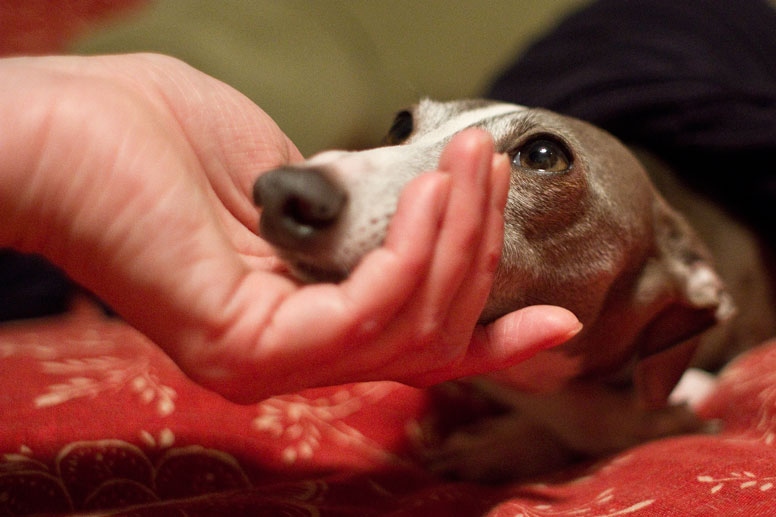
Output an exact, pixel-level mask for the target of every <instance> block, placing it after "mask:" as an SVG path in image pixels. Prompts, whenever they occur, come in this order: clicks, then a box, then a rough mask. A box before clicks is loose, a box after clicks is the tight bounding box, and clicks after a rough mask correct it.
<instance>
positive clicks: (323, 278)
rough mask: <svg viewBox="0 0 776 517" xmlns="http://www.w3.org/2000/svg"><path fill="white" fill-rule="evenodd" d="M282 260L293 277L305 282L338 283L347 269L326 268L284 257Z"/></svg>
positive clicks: (346, 274) (343, 277)
mask: <svg viewBox="0 0 776 517" xmlns="http://www.w3.org/2000/svg"><path fill="white" fill-rule="evenodd" d="M284 260H285V261H286V264H287V265H288V268H289V271H290V272H291V274H292V275H293V276H294V278H296V279H297V280H299V281H301V282H304V283H306V284H314V283H334V284H338V283H340V282H342V281H343V280H345V278H347V276H348V272H347V271H340V270H335V269H327V268H323V267H320V266H317V265H315V264H311V263H309V262H305V261H302V260H298V259H289V258H285V259H284Z"/></svg>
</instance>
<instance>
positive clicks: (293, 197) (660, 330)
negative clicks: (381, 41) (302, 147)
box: [254, 100, 729, 388]
mask: <svg viewBox="0 0 776 517" xmlns="http://www.w3.org/2000/svg"><path fill="white" fill-rule="evenodd" d="M469 127H479V128H482V129H484V130H485V131H487V132H488V133H490V134H491V135H492V137H493V139H494V141H495V146H496V150H497V151H498V152H502V153H506V154H508V155H509V156H510V158H511V160H512V179H511V186H510V193H509V200H508V202H507V207H506V210H505V231H504V248H503V254H502V258H501V263H500V266H499V269H498V271H497V274H496V277H495V281H494V285H493V288H492V291H491V294H490V298H489V300H488V302H487V304H486V306H485V308H484V311H483V313H482V317H481V320H482V321H483V322H487V321H491V320H493V319H495V318H497V317H498V316H500V315H503V314H505V313H507V312H510V311H513V310H516V309H518V308H520V307H524V306H526V305H532V304H552V305H560V306H563V307H566V308H568V309H569V310H571V311H573V312H574V313H575V314H576V315H577V317H578V318H579V319H580V321H582V322H583V323H584V324H585V330H584V331H583V332H582V333H581V334H580V335H579V336H577V337H576V338H575V339H574V340H572V341H571V342H569V343H568V344H566V345H564V346H563V347H561V348H560V349H559V350H555V351H553V352H549V353H545V354H544V356H545V357H546V358H550V361H549V362H548V364H547V367H546V368H545V367H543V366H542V359H541V356H542V354H540V356H539V357H538V358H536V359H533V360H530V361H528V362H526V363H524V364H523V365H522V366H520V367H518V368H517V369H516V370H515V372H514V373H515V375H516V376H517V377H518V378H520V379H522V380H521V381H520V382H521V383H522V384H523V385H524V386H525V387H534V388H545V387H550V386H551V385H553V384H556V381H558V382H560V381H563V380H565V379H566V378H568V377H570V376H575V375H585V374H599V373H603V372H607V371H608V372H611V371H612V369H617V368H619V367H620V366H622V365H623V364H625V363H627V362H628V361H629V360H631V359H632V358H633V357H648V356H649V357H651V356H654V355H655V354H658V353H659V352H662V351H664V350H668V349H671V348H672V347H673V345H675V344H677V343H679V342H683V341H685V340H686V339H687V338H689V337H691V336H692V335H694V334H696V333H698V332H699V331H701V330H703V329H704V328H706V327H708V326H710V325H711V324H713V323H714V322H715V321H716V319H717V318H718V317H720V316H722V315H723V313H725V312H726V311H727V310H728V309H729V300H728V299H727V297H726V294H725V292H724V289H723V287H722V284H721V282H720V280H719V278H718V277H717V275H716V273H715V272H714V270H713V268H712V266H711V262H710V259H709V257H708V255H707V252H706V250H705V249H704V247H703V246H702V245H701V243H700V242H698V240H697V238H696V237H695V235H694V233H693V232H692V231H691V230H690V228H689V227H688V226H687V224H686V223H685V221H684V220H683V219H682V218H681V217H680V216H678V215H677V214H676V213H675V212H674V211H673V210H672V209H671V208H670V207H668V206H667V204H666V203H665V201H664V200H663V199H662V198H661V197H660V195H659V194H657V192H656V191H655V189H654V188H653V186H652V184H651V183H650V181H649V179H648V177H647V175H646V173H645V171H644V169H643V168H642V166H641V165H640V163H639V162H638V161H637V160H636V158H635V157H634V156H633V155H632V154H631V153H630V152H629V151H628V149H627V148H626V147H625V146H623V145H622V144H621V143H620V142H619V141H617V140H616V139H615V138H614V137H612V136H611V135H609V134H608V133H606V132H604V131H602V130H600V129H598V128H595V127H593V126H591V125H589V124H586V123H584V122H582V121H579V120H576V119H572V118H569V117H565V116H561V115H558V114H556V113H552V112H549V111H546V110H541V109H529V108H525V107H522V106H517V105H512V104H504V103H494V102H489V101H483V100H465V101H455V102H444V103H439V102H433V101H429V100H424V101H422V102H420V103H419V104H417V105H415V106H413V107H412V108H410V109H407V110H404V111H401V112H399V114H398V115H397V116H396V119H395V121H394V123H393V125H392V127H391V128H390V131H389V133H388V135H387V137H386V142H385V143H386V144H387V145H385V146H383V147H379V148H375V149H370V150H366V151H360V152H344V151H328V152H324V153H321V154H318V155H316V156H313V157H312V158H311V159H309V160H308V161H307V162H305V163H303V164H300V165H296V166H292V167H287V168H283V169H279V170H276V171H271V172H268V173H266V174H264V175H262V176H261V177H260V178H259V179H258V180H257V182H256V186H255V190H254V193H255V198H256V201H257V203H258V204H259V205H260V206H261V207H262V209H263V211H262V215H261V223H260V231H261V235H262V236H263V237H264V238H265V239H267V240H268V241H270V242H271V243H273V244H274V245H275V246H276V247H277V249H278V252H279V254H280V255H281V257H283V258H284V260H285V261H286V262H287V263H288V264H289V266H290V268H291V270H292V271H293V272H294V273H295V274H296V275H297V276H299V277H300V278H303V279H305V280H308V281H332V280H334V281H336V280H338V279H342V278H344V277H345V276H347V274H348V272H349V271H350V270H351V269H352V268H353V267H355V266H356V264H357V263H358V261H359V260H360V259H361V257H362V256H363V255H364V254H366V253H367V252H368V251H370V250H371V249H373V248H375V247H377V246H379V245H380V243H381V242H382V240H383V238H384V236H385V233H386V229H387V226H388V223H389V221H390V218H391V216H392V215H393V212H394V210H395V208H396V204H397V200H398V197H399V193H400V191H401V189H402V187H403V186H404V185H405V184H406V183H407V182H408V181H409V180H410V179H412V178H413V177H415V176H417V175H418V174H420V173H422V172H425V171H429V170H433V169H434V168H435V167H436V165H437V162H438V160H439V156H440V154H441V153H442V150H443V148H444V146H445V145H446V144H447V143H448V142H449V141H450V139H451V138H452V137H453V135H455V134H456V133H457V132H459V131H461V130H463V129H465V128H469ZM559 353H562V354H563V357H564V361H559V356H558V354H559ZM545 362H547V361H546V360H545ZM561 362H564V363H567V364H568V363H571V364H572V365H573V366H572V367H571V368H569V369H564V368H560V366H559V365H560V364H561ZM674 362H675V361H674ZM659 367H662V365H659ZM683 368H684V365H682V369H683ZM559 371H560V373H559ZM520 372H523V373H520Z"/></svg>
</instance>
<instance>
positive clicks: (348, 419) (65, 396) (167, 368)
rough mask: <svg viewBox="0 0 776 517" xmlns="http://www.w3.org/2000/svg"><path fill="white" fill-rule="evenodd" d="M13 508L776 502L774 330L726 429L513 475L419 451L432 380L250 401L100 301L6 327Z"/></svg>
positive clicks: (410, 510) (442, 508)
mask: <svg viewBox="0 0 776 517" xmlns="http://www.w3.org/2000/svg"><path fill="white" fill-rule="evenodd" d="M0 393H1V394H2V396H1V397H0V415H2V416H1V417H0V429H1V432H0V515H28V514H35V513H43V514H59V513H61V514H72V513H79V514H80V513H89V512H97V513H98V514H100V515H105V514H107V515H135V516H143V515H227V514H228V515H232V516H236V515H243V514H245V515H289V516H296V515H299V516H308V515H309V516H317V515H321V516H324V515H326V516H328V515H358V516H369V515H411V516H414V515H418V516H421V515H422V516H424V517H428V516H432V515H445V516H448V515H449V516H454V515H462V516H469V515H488V516H493V517H496V516H498V517H507V516H509V517H517V516H526V517H527V516H572V515H746V516H758V515H763V516H764V515H776V341H773V342H770V343H765V344H763V345H762V346H761V347H759V348H757V349H755V350H753V351H752V352H750V353H749V354H748V355H746V356H745V357H743V358H741V359H740V360H738V361H737V362H735V363H734V364H733V365H731V366H730V367H729V368H728V369H727V370H726V371H725V372H724V373H723V374H722V375H721V377H720V380H719V382H718V384H717V386H716V388H715V390H714V392H713V393H712V394H711V396H710V397H709V398H708V399H707V400H706V401H705V402H704V404H703V405H702V407H701V414H702V415H703V416H704V417H706V418H718V419H721V420H722V422H723V423H724V430H723V431H722V432H721V434H719V435H713V436H709V435H706V436H701V435H697V436H682V437H675V438H669V439H663V440H660V441H655V442H652V443H646V444H643V445H641V446H638V447H635V448H633V449H631V450H627V451H624V452H622V453H620V454H617V455H615V456H612V457H609V458H606V459H603V460H601V461H598V462H596V463H594V464H585V465H579V466H575V467H574V468H570V469H568V470H567V471H565V472H561V473H556V474H554V475H552V476H549V477H546V478H542V479H533V480H531V481H530V482H513V483H507V484H503V485H499V486H484V485H477V484H474V483H464V482H452V481H448V480H444V479H440V478H437V477H435V476H433V475H432V474H430V473H428V472H427V471H425V470H424V469H423V468H422V467H421V466H420V465H419V464H418V463H417V462H416V461H414V458H415V457H416V452H417V451H418V450H419V448H421V449H422V447H423V446H424V439H425V438H424V437H425V436H426V435H427V432H426V428H427V427H428V419H429V418H430V417H429V415H430V414H432V411H431V410H432V409H433V410H434V412H438V411H439V410H440V408H439V406H438V405H437V406H436V407H435V404H434V397H432V396H431V395H430V394H429V393H428V392H426V391H423V390H417V389H413V388H409V387H407V386H403V385H400V384H395V383H389V382H379V383H364V384H352V385H347V386H339V387H333V388H324V389H315V390H309V391H305V392H301V393H298V394H293V395H285V396H280V397H275V398H271V399H268V400H265V401H263V402H261V403H258V404H253V405H237V404H233V403H230V402H227V401H226V400H224V399H222V398H220V397H219V396H217V395H215V394H213V393H211V392H208V391H206V390H204V389H202V388H200V387H199V386H197V385H195V384H193V383H192V382H191V381H189V380H188V379H187V378H186V377H185V376H184V375H183V374H182V373H181V372H180V371H179V370H178V369H177V368H176V366H175V365H174V364H173V363H172V362H171V361H170V360H169V359H168V358H167V357H166V356H164V355H163V354H162V353H161V352H160V351H159V350H158V349H157V348H156V347H155V346H154V345H153V344H152V343H151V342H149V341H148V340H147V339H146V338H145V337H144V336H143V335H142V334H140V333H138V332H137V331H135V330H134V329H133V328H131V327H130V326H128V325H126V324H125V323H123V322H121V321H120V320H116V319H107V318H104V317H103V316H102V315H100V314H97V313H96V312H94V311H88V310H87V311H79V312H76V313H72V314H69V315H67V316H65V317H59V318H49V319H42V320H34V321H29V322H24V323H16V324H11V325H5V326H4V327H0Z"/></svg>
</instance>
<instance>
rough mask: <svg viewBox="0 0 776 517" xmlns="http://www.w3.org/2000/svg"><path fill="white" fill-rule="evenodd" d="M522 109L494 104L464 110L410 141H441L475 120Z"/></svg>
mask: <svg viewBox="0 0 776 517" xmlns="http://www.w3.org/2000/svg"><path fill="white" fill-rule="evenodd" d="M524 109H526V108H525V107H524V106H518V105H515V104H495V105H492V106H487V107H485V108H479V109H476V110H472V111H465V112H463V113H461V114H460V115H458V116H457V117H455V118H453V119H450V120H448V121H447V122H445V123H444V124H442V125H441V126H439V127H438V128H436V129H434V130H433V131H431V132H429V133H426V134H424V135H421V136H420V137H419V138H418V139H417V140H415V141H413V142H412V143H413V144H421V145H423V144H435V143H437V142H441V141H443V140H444V139H445V138H447V137H450V136H452V135H454V134H456V133H458V132H459V131H462V130H464V129H466V128H467V127H469V126H472V125H474V124H476V123H477V122H481V121H483V120H487V119H489V118H493V117H498V116H499V115H506V114H508V113H515V112H518V111H522V110H524Z"/></svg>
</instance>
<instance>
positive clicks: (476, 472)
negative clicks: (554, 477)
mask: <svg viewBox="0 0 776 517" xmlns="http://www.w3.org/2000/svg"><path fill="white" fill-rule="evenodd" d="M475 382H477V384H478V387H479V388H481V389H482V392H483V393H484V394H485V395H486V396H488V397H492V398H494V399H495V400H497V401H498V402H499V403H501V404H504V405H506V406H507V407H509V408H510V409H511V410H510V411H508V412H507V413H505V414H503V415H500V416H497V417H492V418H488V419H485V420H481V421H479V422H477V423H476V424H475V425H473V426H469V427H466V428H464V429H461V430H458V431H456V432H454V433H453V434H452V435H450V436H449V437H448V438H447V439H446V440H445V441H444V443H442V445H441V447H440V448H439V451H438V452H436V453H434V454H432V455H431V456H430V466H431V468H432V469H433V470H436V471H437V472H440V473H444V474H449V475H452V476H454V477H458V478H463V479H470V480H478V481H488V482H493V481H501V480H504V479H508V478H519V477H526V476H532V475H536V474H541V473H544V472H548V471H551V470H555V469H557V468H559V467H561V466H563V465H566V464H568V463H571V462H573V461H574V460H581V459H586V458H597V457H601V456H605V455H608V454H613V453H615V452H617V451H620V450H623V449H627V448H629V447H633V446H635V445H637V444H639V443H642V442H645V441H649V440H653V439H657V438H662V437H666V436H672V435H677V434H685V433H693V432H713V431H716V430H717V427H718V426H717V424H716V423H715V422H704V421H702V420H700V419H699V418H698V417H697V416H696V415H695V414H694V413H693V412H692V410H691V409H690V408H689V407H688V406H686V405H674V406H671V405H669V406H664V407H662V408H658V409H648V408H646V407H644V405H643V404H641V403H640V402H639V399H638V397H637V396H636V393H635V390H633V389H613V388H610V387H607V386H604V385H602V384H600V383H576V384H574V385H572V386H570V387H568V388H567V389H564V390H562V391H559V392H556V393H549V394H526V393H521V392H518V391H514V390H511V389H509V388H506V387H504V386H501V385H498V384H496V383H492V382H490V381H487V380H480V379H478V380H477V381H475Z"/></svg>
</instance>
